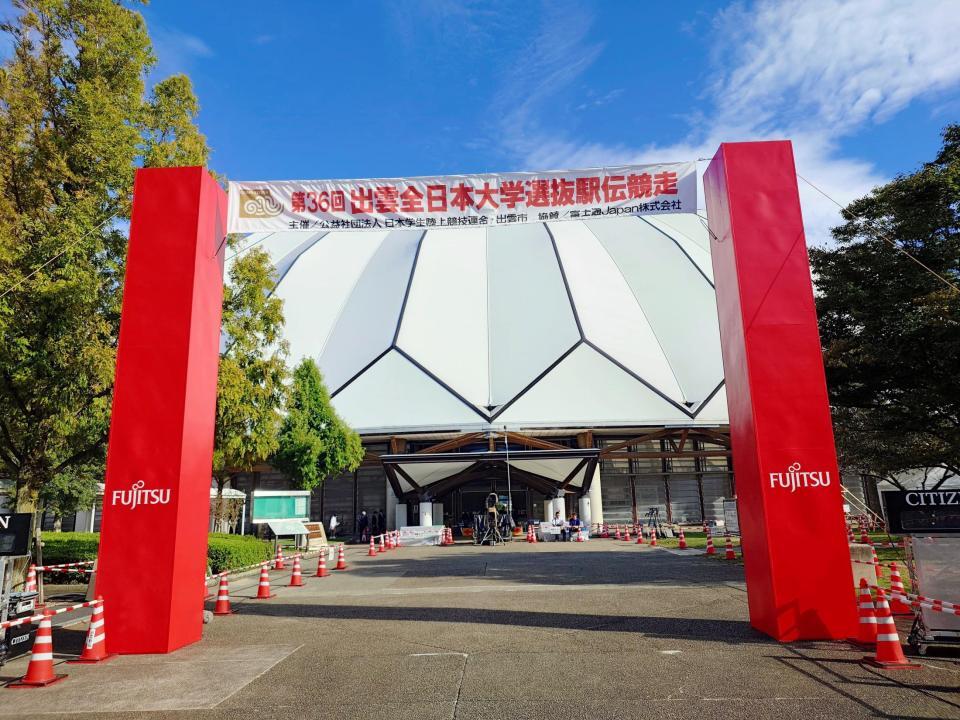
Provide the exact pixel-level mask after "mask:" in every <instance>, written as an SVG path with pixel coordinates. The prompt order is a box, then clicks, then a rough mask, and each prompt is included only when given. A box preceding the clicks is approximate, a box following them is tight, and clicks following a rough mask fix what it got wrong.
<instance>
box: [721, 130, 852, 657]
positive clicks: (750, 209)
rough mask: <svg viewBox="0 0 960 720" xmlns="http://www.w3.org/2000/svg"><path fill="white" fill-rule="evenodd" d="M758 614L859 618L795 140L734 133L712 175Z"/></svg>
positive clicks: (818, 622)
mask: <svg viewBox="0 0 960 720" xmlns="http://www.w3.org/2000/svg"><path fill="white" fill-rule="evenodd" d="M704 188H705V190H706V200H707V214H708V216H709V223H710V231H711V241H710V246H711V252H712V255H713V270H714V276H715V279H716V287H717V308H718V312H719V316H720V338H721V345H722V349H723V369H724V376H725V378H726V388H727V404H728V407H729V411H730V433H731V440H732V445H733V462H734V473H735V477H736V488H737V507H738V510H739V513H740V528H741V534H742V542H743V556H744V557H743V559H744V567H745V571H746V578H747V598H748V603H749V608H750V622H751V624H752V625H753V626H754V627H755V628H757V629H758V630H761V631H762V632H765V633H767V634H768V635H770V636H772V637H774V638H776V639H777V640H780V641H791V640H813V639H839V638H846V637H850V636H851V635H852V634H853V632H854V628H855V622H856V617H855V611H854V602H853V576H852V572H851V565H850V554H849V549H848V547H847V539H846V531H845V527H844V519H843V508H842V498H841V490H840V477H839V473H838V471H837V458H836V450H835V448H834V441H833V428H832V425H831V421H830V407H829V404H828V401H827V387H826V382H825V378H824V372H823V358H822V356H821V350H820V337H819V333H818V330H817V316H816V310H815V307H814V301H813V287H812V283H811V279H810V264H809V260H808V258H807V247H806V242H805V240H804V233H803V219H802V217H801V214H800V198H799V194H798V191H797V177H796V170H795V168H794V162H793V147H792V145H791V144H790V142H788V141H778V142H754V143H723V144H722V145H721V146H720V149H719V150H718V152H717V154H716V156H714V158H713V161H712V162H711V163H710V166H709V167H708V168H707V171H706V174H705V176H704Z"/></svg>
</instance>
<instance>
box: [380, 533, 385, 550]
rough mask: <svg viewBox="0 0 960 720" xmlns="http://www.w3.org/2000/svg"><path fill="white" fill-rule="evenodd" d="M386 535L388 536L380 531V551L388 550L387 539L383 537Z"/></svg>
mask: <svg viewBox="0 0 960 720" xmlns="http://www.w3.org/2000/svg"><path fill="white" fill-rule="evenodd" d="M385 536H386V534H385V533H380V552H386V551H387V543H386V541H385V540H384V539H383V538H384V537H385Z"/></svg>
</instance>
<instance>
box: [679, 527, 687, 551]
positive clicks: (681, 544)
mask: <svg viewBox="0 0 960 720" xmlns="http://www.w3.org/2000/svg"><path fill="white" fill-rule="evenodd" d="M677 548H678V549H680V550H686V549H687V538H686V537H685V536H684V534H683V528H680V542H679V543H677Z"/></svg>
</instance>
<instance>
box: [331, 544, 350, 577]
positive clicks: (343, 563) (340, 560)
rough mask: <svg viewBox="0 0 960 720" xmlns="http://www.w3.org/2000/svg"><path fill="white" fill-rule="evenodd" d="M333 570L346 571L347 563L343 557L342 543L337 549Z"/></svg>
mask: <svg viewBox="0 0 960 720" xmlns="http://www.w3.org/2000/svg"><path fill="white" fill-rule="evenodd" d="M333 569H334V570H346V569H347V561H346V559H345V558H344V557H343V543H340V546H339V547H338V548H337V564H336V567H334V568H333Z"/></svg>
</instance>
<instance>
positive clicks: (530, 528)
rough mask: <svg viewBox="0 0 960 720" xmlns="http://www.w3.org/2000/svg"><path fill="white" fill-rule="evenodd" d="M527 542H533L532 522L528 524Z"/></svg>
mask: <svg viewBox="0 0 960 720" xmlns="http://www.w3.org/2000/svg"><path fill="white" fill-rule="evenodd" d="M527 542H528V543H532V542H533V525H530V524H528V525H527Z"/></svg>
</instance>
